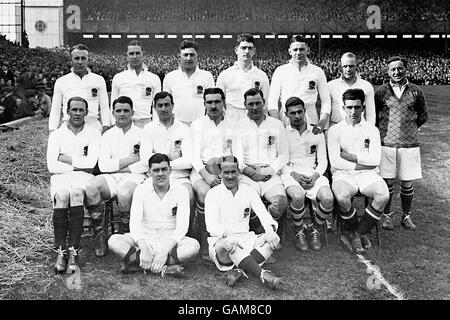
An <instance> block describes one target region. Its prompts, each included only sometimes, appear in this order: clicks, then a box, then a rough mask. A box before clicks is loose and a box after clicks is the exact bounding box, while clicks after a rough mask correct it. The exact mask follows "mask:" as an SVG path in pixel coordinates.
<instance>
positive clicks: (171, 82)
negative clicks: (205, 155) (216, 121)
mask: <svg viewBox="0 0 450 320" xmlns="http://www.w3.org/2000/svg"><path fill="white" fill-rule="evenodd" d="M198 49H199V47H198V44H197V43H195V42H193V41H189V40H183V41H182V42H181V44H180V68H179V69H178V70H174V71H172V72H169V73H168V74H167V75H166V76H165V77H164V81H163V90H164V91H167V92H169V93H171V94H172V95H173V100H174V104H175V106H174V112H175V118H176V119H177V120H179V121H181V122H183V123H186V124H187V125H190V124H191V122H192V121H194V120H195V119H198V118H201V117H203V116H204V115H205V106H204V105H203V93H204V91H205V89H206V88H212V87H214V78H213V75H212V74H211V72H209V71H205V70H202V69H200V68H199V67H198V66H197V62H198V58H197V54H198Z"/></svg>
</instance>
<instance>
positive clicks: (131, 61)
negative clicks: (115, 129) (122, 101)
mask: <svg viewBox="0 0 450 320" xmlns="http://www.w3.org/2000/svg"><path fill="white" fill-rule="evenodd" d="M143 58H144V48H143V47H142V44H141V43H140V42H139V41H137V40H133V41H131V42H130V43H129V44H128V46H127V61H128V66H127V70H125V71H122V72H120V73H117V74H116V75H115V76H114V78H113V80H112V88H111V101H114V100H116V99H117V98H118V97H119V96H127V97H130V98H131V100H133V110H134V114H133V123H134V124H135V125H136V126H138V127H139V128H143V127H144V126H145V125H146V124H147V123H149V122H150V121H151V120H152V115H151V111H152V102H153V97H154V96H155V94H156V93H157V92H160V91H161V79H160V78H159V77H158V76H157V75H156V74H154V73H152V72H150V71H148V67H147V66H146V65H145V64H144V63H143ZM111 110H112V107H111ZM112 122H113V123H114V121H112Z"/></svg>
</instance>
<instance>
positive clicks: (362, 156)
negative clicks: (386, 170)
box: [328, 119, 381, 174]
mask: <svg viewBox="0 0 450 320" xmlns="http://www.w3.org/2000/svg"><path fill="white" fill-rule="evenodd" d="M341 150H346V151H347V152H349V153H353V154H356V157H357V164H362V165H366V166H376V167H377V168H375V169H371V170H374V171H376V172H378V166H379V165H380V161H381V141H380V132H379V131H378V128H377V127H375V126H374V125H372V124H370V123H367V122H366V121H365V120H364V119H361V122H360V123H358V124H356V125H355V126H352V125H350V124H349V123H348V122H347V120H346V119H343V120H342V121H340V122H339V123H338V124H336V125H334V126H332V127H331V128H330V129H329V130H328V155H329V157H330V165H331V173H332V174H335V173H336V172H341V171H344V172H347V173H350V174H357V173H359V172H362V170H355V167H356V163H354V162H351V161H348V160H346V159H344V158H342V157H341Z"/></svg>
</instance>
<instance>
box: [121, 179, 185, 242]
mask: <svg viewBox="0 0 450 320" xmlns="http://www.w3.org/2000/svg"><path fill="white" fill-rule="evenodd" d="M189 210H190V208H189V193H188V191H187V189H186V188H185V187H183V186H175V187H172V186H170V188H169V191H167V193H166V194H165V195H164V197H163V198H162V199H160V198H159V196H158V194H157V193H156V191H155V189H154V187H153V182H152V179H148V180H146V181H145V182H144V183H142V184H140V185H138V186H137V187H136V189H135V191H134V194H133V203H132V204H131V210H130V235H131V237H132V238H133V239H134V240H135V241H136V242H137V241H139V240H141V239H144V240H145V238H146V236H147V235H152V234H153V233H154V232H158V231H160V230H173V233H172V234H171V236H170V238H171V239H173V240H175V241H176V242H177V243H178V242H180V241H181V239H182V238H183V237H184V236H185V235H186V233H187V231H188V228H189V214H190V213H189Z"/></svg>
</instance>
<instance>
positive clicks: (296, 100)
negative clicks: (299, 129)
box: [284, 97, 305, 112]
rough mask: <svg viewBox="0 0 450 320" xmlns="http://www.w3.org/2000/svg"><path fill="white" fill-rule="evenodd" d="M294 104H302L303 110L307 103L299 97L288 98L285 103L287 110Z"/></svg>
mask: <svg viewBox="0 0 450 320" xmlns="http://www.w3.org/2000/svg"><path fill="white" fill-rule="evenodd" d="M293 106H302V108H303V110H305V103H304V102H303V100H302V99H300V98H299V97H290V98H289V99H287V100H286V103H285V104H284V107H285V109H286V112H288V111H289V107H293Z"/></svg>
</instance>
